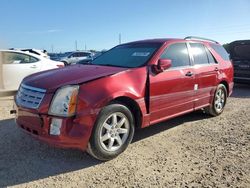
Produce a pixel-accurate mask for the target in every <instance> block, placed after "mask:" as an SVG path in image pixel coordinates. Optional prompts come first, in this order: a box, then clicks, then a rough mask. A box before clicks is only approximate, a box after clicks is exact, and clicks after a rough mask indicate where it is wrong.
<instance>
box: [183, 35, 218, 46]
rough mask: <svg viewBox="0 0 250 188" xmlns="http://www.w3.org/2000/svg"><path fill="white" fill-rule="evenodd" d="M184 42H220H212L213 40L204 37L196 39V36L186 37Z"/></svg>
mask: <svg viewBox="0 0 250 188" xmlns="http://www.w3.org/2000/svg"><path fill="white" fill-rule="evenodd" d="M184 40H200V41H208V42H213V43H216V44H219V42H217V41H215V40H211V39H207V38H203V37H195V36H188V37H185V38H184Z"/></svg>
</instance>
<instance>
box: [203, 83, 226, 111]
mask: <svg viewBox="0 0 250 188" xmlns="http://www.w3.org/2000/svg"><path fill="white" fill-rule="evenodd" d="M226 102H227V88H226V87H225V85H224V84H219V85H218V86H217V88H216V91H215V93H214V98H213V103H212V104H211V105H210V106H209V107H206V108H205V112H206V113H207V114H209V115H211V116H218V115H220V114H221V113H222V112H223V110H224V107H225V105H226Z"/></svg>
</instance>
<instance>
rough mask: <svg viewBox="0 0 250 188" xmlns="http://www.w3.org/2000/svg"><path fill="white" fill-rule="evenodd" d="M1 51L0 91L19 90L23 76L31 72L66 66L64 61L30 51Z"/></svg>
mask: <svg viewBox="0 0 250 188" xmlns="http://www.w3.org/2000/svg"><path fill="white" fill-rule="evenodd" d="M0 53H1V59H2V60H1V59H0V61H1V62H0V66H1V67H0V92H5V91H16V90H18V87H19V85H20V83H21V81H22V80H23V78H24V77H26V76H28V75H30V74H33V73H37V72H40V71H45V70H49V69H55V68H60V67H64V64H63V63H62V62H58V61H52V60H50V59H48V58H45V57H43V56H41V55H36V54H34V53H30V52H23V51H18V50H0Z"/></svg>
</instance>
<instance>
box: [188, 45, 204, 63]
mask: <svg viewBox="0 0 250 188" xmlns="http://www.w3.org/2000/svg"><path fill="white" fill-rule="evenodd" d="M190 46H191V52H192V54H193V57H194V64H195V65H200V64H208V56H207V53H206V50H205V47H204V45H203V44H200V43H190Z"/></svg>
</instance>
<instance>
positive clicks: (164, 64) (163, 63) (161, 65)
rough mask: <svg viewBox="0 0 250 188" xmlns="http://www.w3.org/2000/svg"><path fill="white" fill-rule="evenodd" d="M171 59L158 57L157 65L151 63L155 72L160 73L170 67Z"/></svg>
mask: <svg viewBox="0 0 250 188" xmlns="http://www.w3.org/2000/svg"><path fill="white" fill-rule="evenodd" d="M171 65H172V60H171V59H159V61H158V64H157V65H153V70H154V72H155V73H161V72H163V71H164V70H167V69H169V68H170V67H171Z"/></svg>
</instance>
